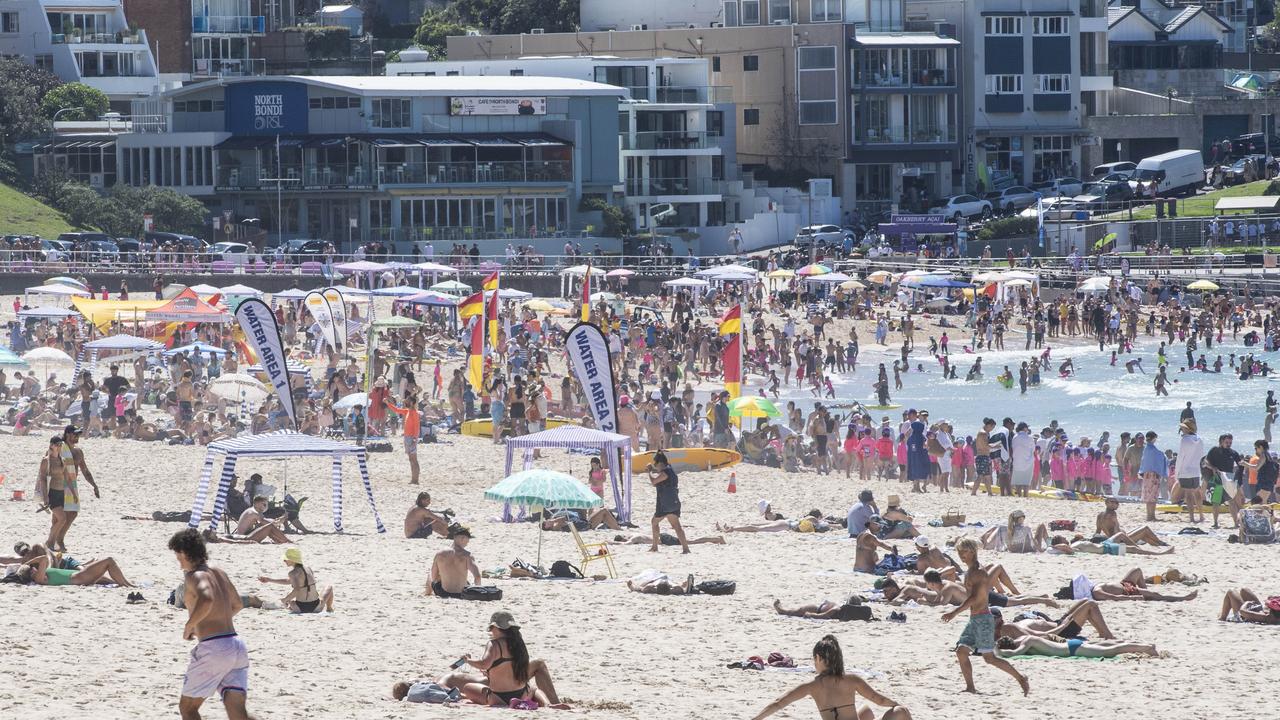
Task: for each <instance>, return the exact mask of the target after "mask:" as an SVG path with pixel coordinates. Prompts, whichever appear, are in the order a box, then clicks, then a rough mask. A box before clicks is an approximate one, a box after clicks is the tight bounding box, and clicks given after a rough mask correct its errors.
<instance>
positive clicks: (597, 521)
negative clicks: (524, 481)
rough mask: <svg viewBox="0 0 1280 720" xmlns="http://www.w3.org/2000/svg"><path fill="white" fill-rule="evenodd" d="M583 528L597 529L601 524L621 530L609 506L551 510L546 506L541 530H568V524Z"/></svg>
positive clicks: (579, 528) (579, 530)
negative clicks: (546, 509)
mask: <svg viewBox="0 0 1280 720" xmlns="http://www.w3.org/2000/svg"><path fill="white" fill-rule="evenodd" d="M570 525H572V526H573V527H575V528H577V529H578V532H582V531H583V530H591V529H599V528H600V527H601V526H603V527H605V528H608V529H609V530H621V529H622V526H621V525H620V524H619V523H618V518H617V517H616V516H615V515H614V514H613V511H612V510H610V509H609V508H593V509H588V510H551V509H550V508H548V511H547V513H546V519H544V520H543V521H542V529H543V530H551V531H560V532H569V526H570Z"/></svg>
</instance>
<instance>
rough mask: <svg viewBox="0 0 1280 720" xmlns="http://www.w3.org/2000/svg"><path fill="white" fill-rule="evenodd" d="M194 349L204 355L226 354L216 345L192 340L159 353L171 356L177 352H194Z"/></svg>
mask: <svg viewBox="0 0 1280 720" xmlns="http://www.w3.org/2000/svg"><path fill="white" fill-rule="evenodd" d="M196 350H199V351H200V352H202V353H204V354H206V355H226V354H227V351H226V350H223V349H222V348H220V347H218V346H217V345H210V344H208V343H202V342H193V343H191V344H190V345H183V346H182V347H176V348H174V349H172V350H165V351H164V352H163V353H161V354H162V355H164V356H165V357H173V356H174V355H177V354H179V353H184V352H185V353H192V354H194V353H195V351H196Z"/></svg>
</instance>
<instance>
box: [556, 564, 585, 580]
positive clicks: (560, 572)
mask: <svg viewBox="0 0 1280 720" xmlns="http://www.w3.org/2000/svg"><path fill="white" fill-rule="evenodd" d="M551 577H557V578H569V579H570V580H579V579H581V578H582V577H583V575H582V571H581V570H579V569H578V568H577V567H575V566H573V565H570V564H569V561H567V560H557V561H555V562H553V563H551Z"/></svg>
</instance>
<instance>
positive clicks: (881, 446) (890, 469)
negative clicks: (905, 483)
mask: <svg viewBox="0 0 1280 720" xmlns="http://www.w3.org/2000/svg"><path fill="white" fill-rule="evenodd" d="M876 456H877V457H878V458H879V459H880V467H879V468H878V470H877V471H876V478H877V479H879V480H886V479H888V478H891V477H894V473H895V468H894V462H893V431H892V430H890V429H889V428H881V429H880V438H879V439H878V440H876Z"/></svg>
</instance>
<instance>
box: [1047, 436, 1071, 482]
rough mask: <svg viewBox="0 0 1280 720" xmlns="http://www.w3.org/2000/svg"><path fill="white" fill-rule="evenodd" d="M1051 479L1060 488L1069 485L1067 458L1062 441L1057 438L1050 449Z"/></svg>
mask: <svg viewBox="0 0 1280 720" xmlns="http://www.w3.org/2000/svg"><path fill="white" fill-rule="evenodd" d="M1049 481H1050V482H1052V483H1053V486H1054V487H1056V488H1058V489H1059V490H1065V489H1066V487H1067V458H1066V451H1065V449H1064V446H1063V444H1062V443H1061V442H1059V441H1057V440H1055V441H1053V443H1052V445H1051V446H1050V451H1049Z"/></svg>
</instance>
